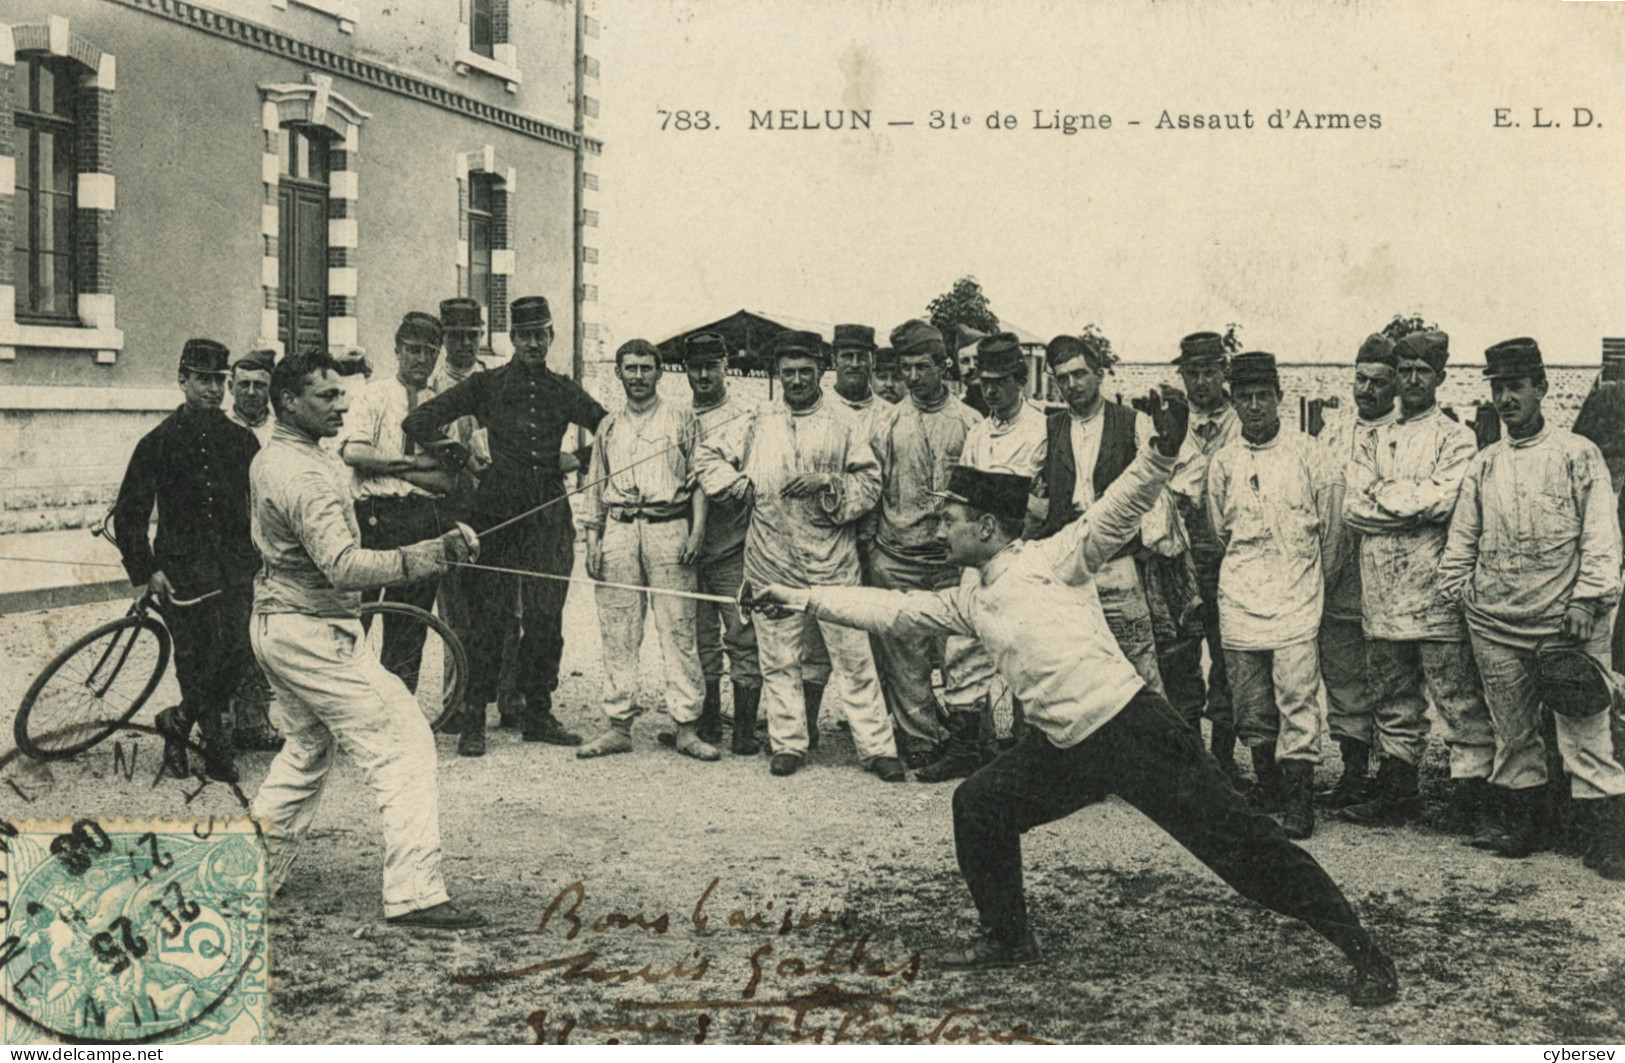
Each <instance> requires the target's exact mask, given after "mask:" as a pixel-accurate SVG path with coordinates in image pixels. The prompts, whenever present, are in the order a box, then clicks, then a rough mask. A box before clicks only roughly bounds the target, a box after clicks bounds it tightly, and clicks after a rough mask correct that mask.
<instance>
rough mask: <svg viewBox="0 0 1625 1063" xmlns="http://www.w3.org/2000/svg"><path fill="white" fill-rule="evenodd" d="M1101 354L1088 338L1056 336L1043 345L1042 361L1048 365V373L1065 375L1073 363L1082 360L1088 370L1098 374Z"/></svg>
mask: <svg viewBox="0 0 1625 1063" xmlns="http://www.w3.org/2000/svg"><path fill="white" fill-rule="evenodd" d="M1101 353H1102V352H1101V350H1100V349H1099V348H1098V347H1096V346H1095V344H1094V342H1093V341H1092V340H1090V338H1089V337H1088V336H1057V337H1055V338H1054V339H1052V340H1050V341H1049V343H1048V344H1046V345H1045V347H1044V361H1045V362H1047V363H1048V364H1049V371H1050V372H1052V373H1066V372H1070V371H1071V370H1070V369H1069V368H1068V367H1069V366H1071V364H1072V363H1073V362H1075V361H1077V360H1078V359H1080V358H1082V359H1083V360H1084V361H1085V362H1086V363H1087V364H1088V366H1089V368H1090V369H1092V370H1095V371H1096V372H1098V371H1099V370H1100V367H1101V363H1102V358H1101Z"/></svg>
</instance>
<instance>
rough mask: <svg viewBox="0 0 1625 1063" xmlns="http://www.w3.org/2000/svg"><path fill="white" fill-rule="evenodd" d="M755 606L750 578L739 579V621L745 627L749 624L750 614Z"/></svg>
mask: <svg viewBox="0 0 1625 1063" xmlns="http://www.w3.org/2000/svg"><path fill="white" fill-rule="evenodd" d="M755 608H756V596H755V594H753V593H752V588H751V585H750V580H748V579H747V580H740V581H739V622H740V623H741V624H743V625H744V626H746V627H749V626H750V614H751V611H752V610H753V609H755Z"/></svg>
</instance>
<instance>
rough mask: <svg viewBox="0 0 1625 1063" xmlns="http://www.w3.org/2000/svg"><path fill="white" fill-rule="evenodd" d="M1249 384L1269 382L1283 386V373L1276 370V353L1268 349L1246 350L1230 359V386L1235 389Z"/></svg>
mask: <svg viewBox="0 0 1625 1063" xmlns="http://www.w3.org/2000/svg"><path fill="white" fill-rule="evenodd" d="M1247 384H1269V385H1271V386H1272V387H1274V388H1275V389H1276V390H1280V387H1281V375H1280V374H1279V373H1278V372H1276V370H1275V355H1273V354H1270V353H1269V352H1268V351H1246V352H1244V353H1242V354H1238V355H1236V356H1235V357H1234V358H1232V359H1230V388H1231V390H1232V391H1233V390H1235V389H1236V388H1238V387H1242V386H1243V385H1247Z"/></svg>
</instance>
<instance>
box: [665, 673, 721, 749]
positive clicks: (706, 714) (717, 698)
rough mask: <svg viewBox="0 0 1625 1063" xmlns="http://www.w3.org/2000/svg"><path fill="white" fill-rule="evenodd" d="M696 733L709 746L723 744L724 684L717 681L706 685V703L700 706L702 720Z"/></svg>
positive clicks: (695, 729) (700, 719)
mask: <svg viewBox="0 0 1625 1063" xmlns="http://www.w3.org/2000/svg"><path fill="white" fill-rule="evenodd" d="M694 733H695V734H696V735H698V736H699V739H700V741H702V742H704V743H706V744H707V745H712V746H719V745H721V744H722V684H721V683H719V682H717V681H716V680H715V679H713V680H710V681H709V682H707V683H706V684H705V703H704V704H703V705H701V706H700V718H699V721H698V723H697V725H696V726H695V728H694ZM675 741H676V739H673V742H675Z"/></svg>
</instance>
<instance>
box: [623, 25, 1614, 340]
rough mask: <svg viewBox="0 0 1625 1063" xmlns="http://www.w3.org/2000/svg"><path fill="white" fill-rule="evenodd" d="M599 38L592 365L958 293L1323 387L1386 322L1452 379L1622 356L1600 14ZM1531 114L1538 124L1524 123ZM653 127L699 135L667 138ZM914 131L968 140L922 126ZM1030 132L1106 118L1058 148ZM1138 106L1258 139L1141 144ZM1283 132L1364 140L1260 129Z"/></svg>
mask: <svg viewBox="0 0 1625 1063" xmlns="http://www.w3.org/2000/svg"><path fill="white" fill-rule="evenodd" d="M600 12H601V15H602V22H603V34H602V37H601V38H600V39H599V41H597V42H595V48H596V50H597V52H598V54H599V55H600V56H601V59H602V67H603V74H602V79H603V80H602V86H601V93H602V96H603V111H602V116H601V119H600V120H599V121H598V122H597V123H596V125H595V127H594V128H593V129H592V130H591V132H592V133H593V134H594V135H596V136H599V137H601V138H602V139H603V140H604V142H605V149H604V153H603V156H602V158H601V159H598V160H596V162H595V165H596V168H597V169H598V171H599V173H600V180H601V188H602V192H601V193H600V195H599V197H598V203H599V207H600V210H601V215H602V223H601V228H600V229H599V231H598V234H597V236H598V240H599V242H600V244H601V261H600V265H599V266H598V268H597V275H596V277H595V278H594V279H595V280H596V283H597V284H598V285H599V290H600V293H601V294H600V302H599V304H598V318H599V320H600V321H601V324H602V329H603V335H604V337H605V338H606V339H607V340H608V341H609V345H610V346H609V349H610V350H613V346H614V345H615V344H618V343H619V342H622V341H624V340H626V339H629V338H631V337H634V336H643V337H646V338H649V339H654V340H657V341H658V340H662V339H665V338H666V337H668V336H670V335H672V334H674V333H676V332H678V331H680V330H682V329H684V328H686V327H689V326H692V325H696V324H699V323H702V322H704V321H707V320H711V319H714V318H717V317H721V316H723V315H725V314H728V313H730V312H732V311H734V310H737V309H740V308H742V307H743V308H748V309H752V310H758V311H762V312H765V313H767V314H768V315H769V316H772V315H773V314H775V313H777V314H782V315H787V316H790V317H794V318H800V319H806V320H810V321H815V322H825V323H830V324H833V323H835V322H838V321H856V322H863V323H867V324H870V325H873V326H875V327H876V329H877V330H878V331H880V332H881V333H885V332H887V331H889V330H890V328H892V327H893V326H894V325H896V324H898V323H900V322H902V321H903V320H905V319H906V318H908V317H912V316H917V315H922V314H923V312H924V309H925V305H926V303H927V302H928V301H929V300H930V299H931V297H932V296H934V295H936V294H938V293H940V292H943V291H946V290H947V289H948V288H949V287H950V286H951V285H952V283H953V281H954V279H955V278H957V277H960V276H963V275H966V274H969V275H974V276H975V277H976V278H977V279H978V280H979V281H980V282H981V284H982V286H983V288H984V290H985V291H986V293H987V294H988V296H989V298H990V299H991V301H992V306H993V310H994V312H995V313H997V314H998V315H999V316H1000V317H1001V318H1002V319H1006V320H1008V321H1009V322H1012V323H1015V324H1017V325H1019V326H1021V327H1022V328H1023V329H1025V330H1027V331H1029V332H1032V333H1036V334H1038V335H1040V336H1043V337H1048V336H1051V335H1054V334H1056V333H1060V332H1067V331H1076V330H1077V329H1079V328H1081V327H1082V326H1083V325H1084V324H1086V323H1094V324H1096V325H1098V326H1099V327H1100V328H1101V329H1102V330H1104V332H1105V333H1106V334H1107V335H1108V336H1109V337H1110V338H1111V339H1112V341H1113V344H1114V346H1115V348H1116V349H1117V351H1118V352H1119V353H1120V354H1121V355H1122V356H1123V357H1124V358H1125V359H1127V360H1129V361H1166V360H1168V359H1169V358H1171V357H1173V355H1174V354H1175V353H1176V352H1177V345H1178V340H1179V337H1181V336H1182V335H1185V334H1186V333H1189V332H1194V331H1198V330H1201V329H1204V328H1213V329H1219V330H1222V329H1223V328H1224V327H1225V325H1226V324H1228V323H1231V322H1236V323H1238V324H1240V326H1241V333H1240V334H1241V337H1242V339H1243V341H1244V344H1245V345H1246V346H1247V347H1249V348H1254V349H1264V350H1270V351H1273V352H1274V353H1275V354H1276V355H1277V356H1278V357H1280V358H1281V359H1282V360H1284V361H1303V362H1317V361H1324V362H1347V361H1351V360H1352V358H1353V355H1354V352H1355V350H1356V349H1357V348H1358V346H1359V343H1360V340H1361V339H1362V338H1363V337H1364V336H1365V335H1366V334H1368V333H1369V332H1371V331H1373V330H1375V329H1376V328H1379V327H1380V326H1381V325H1382V324H1384V323H1385V322H1386V321H1387V320H1388V319H1389V318H1391V317H1392V316H1393V315H1394V314H1395V313H1399V312H1403V313H1406V314H1410V313H1413V312H1419V313H1421V314H1422V315H1423V316H1424V317H1425V318H1427V319H1428V320H1430V321H1433V322H1436V323H1437V324H1438V325H1439V326H1440V327H1441V328H1443V329H1444V330H1445V331H1447V332H1449V333H1450V334H1451V336H1452V349H1453V352H1454V353H1453V358H1454V359H1455V360H1457V361H1462V362H1481V361H1482V351H1483V350H1484V348H1485V347H1487V346H1489V345H1491V344H1493V343H1495V342H1497V341H1498V340H1501V339H1505V338H1508V337H1511V336H1519V335H1531V336H1534V337H1536V338H1537V339H1538V340H1539V341H1540V344H1541V346H1542V349H1543V350H1544V351H1545V353H1546V358H1547V360H1548V362H1551V363H1565V364H1585V363H1596V362H1597V361H1599V360H1600V351H1601V342H1600V340H1601V337H1602V336H1605V335H1609V336H1620V335H1625V287H1622V283H1621V281H1622V275H1621V258H1620V256H1621V255H1622V254H1625V187H1622V180H1621V176H1622V160H1625V77H1622V76H1621V75H1622V74H1625V5H1622V4H1611V3H1562V2H1555V0H1554V2H1545V0H1496V2H1494V3H1490V4H1483V3H1478V2H1473V3H1467V2H1458V0H1408V2H1403V3H1401V2H1394V0H1381V2H1343V3H1338V2H1328V3H1320V4H1315V5H1303V4H1294V3H1287V2H1277V0H1252V2H1245V0H1230V2H1220V3H1215V2H1211V0H1210V2H1207V3H1197V2H1192V0H1162V2H1155V3H1153V2H1149V0H1147V2H1110V3H1090V4H1073V3H1061V2H1054V3H1038V2H1034V0H1000V2H998V3H992V2H970V0H965V2H933V0H890V2H860V0H825V2H822V3H811V2H808V3H788V2H777V3H762V2H756V3H745V2H742V0H693V2H691V0H600ZM1535 107H1541V108H1542V112H1541V118H1542V120H1543V121H1546V122H1550V123H1555V125H1554V126H1553V127H1551V128H1541V129H1537V128H1534V125H1535V116H1534V108H1535ZM1576 107H1583V108H1586V110H1587V111H1588V112H1589V113H1590V115H1591V124H1590V125H1589V126H1588V127H1585V128H1574V119H1575V114H1574V108H1576ZM1497 108H1507V110H1506V111H1505V112H1500V113H1498V112H1497ZM854 109H856V110H860V111H861V110H868V111H869V112H870V114H871V126H870V128H869V129H867V130H861V129H860V130H853V129H850V128H847V129H843V130H839V131H831V130H828V129H824V130H819V131H806V130H784V129H773V130H763V129H760V128H758V129H756V130H752V129H750V128H749V126H750V124H751V116H752V111H755V112H758V114H759V115H760V114H764V113H765V112H768V111H772V112H774V119H775V124H777V120H778V119H779V118H781V117H782V115H780V114H779V112H782V111H784V110H793V111H795V112H797V114H798V115H799V112H801V111H803V110H806V111H809V112H811V114H812V117H814V118H815V119H819V120H820V121H822V119H823V116H824V112H825V111H826V110H830V111H838V112H846V113H847V114H848V115H850V112H851V111H852V110H854ZM660 110H666V111H673V112H675V111H677V110H688V111H690V112H694V111H706V112H708V115H709V119H710V124H711V126H712V128H710V129H707V130H696V129H689V130H686V131H680V130H677V129H676V128H675V124H676V123H675V120H670V119H668V120H667V128H666V129H665V130H662V129H661V128H660V126H661V121H662V119H661V116H660V115H659V113H658V112H659V111H660ZM934 110H935V111H941V112H943V115H944V121H945V122H947V121H948V119H947V117H946V116H948V115H954V116H956V117H958V118H963V117H967V116H968V117H969V118H970V123H969V127H968V128H964V127H962V128H957V129H954V128H945V129H941V130H933V129H931V128H929V122H930V121H931V112H932V111H934ZM1035 110H1039V111H1042V112H1043V113H1044V114H1045V115H1046V119H1045V124H1049V123H1050V122H1051V121H1053V119H1052V118H1050V117H1048V116H1051V115H1053V114H1054V113H1055V112H1057V111H1058V112H1061V113H1063V114H1065V113H1071V114H1090V115H1094V116H1095V121H1096V123H1097V124H1099V116H1101V115H1110V116H1111V120H1112V126H1111V128H1110V129H1101V128H1096V129H1094V130H1089V131H1083V132H1079V133H1076V134H1074V135H1065V134H1064V133H1062V132H1061V131H1059V130H1055V129H1038V128H1034V126H1035V122H1036V119H1035V116H1034V111H1035ZM1164 110H1166V111H1167V112H1168V113H1169V116H1170V118H1171V119H1174V120H1176V121H1177V116H1178V115H1180V114H1192V115H1194V114H1201V115H1204V116H1205V115H1211V114H1219V115H1221V116H1222V115H1237V116H1242V115H1243V114H1244V113H1250V114H1251V118H1252V122H1253V127H1254V128H1252V129H1250V130H1249V129H1240V130H1228V129H1220V130H1208V129H1201V130H1197V129H1185V130H1179V129H1161V130H1159V129H1157V128H1156V125H1157V123H1158V122H1159V120H1160V118H1161V116H1162V113H1163V111H1164ZM1277 110H1281V111H1285V112H1287V113H1288V114H1289V115H1290V117H1289V118H1288V119H1287V121H1286V123H1285V124H1286V125H1288V126H1290V125H1292V124H1293V120H1294V119H1296V117H1297V114H1298V112H1299V111H1300V110H1301V111H1304V112H1307V113H1308V114H1309V115H1310V116H1311V117H1310V121H1311V122H1312V121H1313V116H1314V115H1316V114H1343V115H1348V116H1350V117H1351V119H1352V116H1354V115H1365V116H1371V115H1376V116H1379V120H1380V126H1379V127H1378V128H1369V124H1370V119H1369V117H1368V118H1367V126H1368V127H1367V128H1365V129H1352V128H1351V129H1342V130H1330V129H1321V130H1313V129H1309V130H1294V129H1291V128H1288V129H1282V130H1275V129H1271V128H1269V125H1268V118H1269V116H1270V115H1271V114H1272V113H1273V112H1275V111H1277ZM995 111H996V112H998V113H999V116H1000V124H1001V128H999V129H998V130H990V129H988V128H987V120H988V117H989V115H990V114H992V113H993V112H995ZM1006 115H1014V116H1015V117H1016V122H1017V128H1016V129H1013V130H1011V129H1005V128H1002V123H1003V118H1004V116H1006ZM1581 117H1582V119H1583V117H1584V116H1583V115H1582V116H1581ZM1498 118H1499V120H1500V121H1502V122H1505V123H1516V125H1512V124H1508V125H1506V126H1505V127H1503V128H1496V122H1497V120H1498ZM894 121H912V122H914V124H913V125H912V126H892V125H889V124H888V123H889V122H894ZM1132 121H1137V122H1139V123H1140V124H1139V125H1137V126H1135V125H1130V124H1129V123H1130V122H1132ZM846 124H847V125H848V126H850V125H851V124H852V123H851V119H850V117H848V118H847V120H846ZM826 334H827V330H826Z"/></svg>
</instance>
